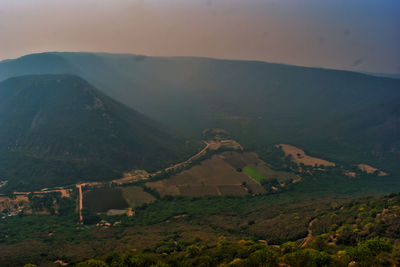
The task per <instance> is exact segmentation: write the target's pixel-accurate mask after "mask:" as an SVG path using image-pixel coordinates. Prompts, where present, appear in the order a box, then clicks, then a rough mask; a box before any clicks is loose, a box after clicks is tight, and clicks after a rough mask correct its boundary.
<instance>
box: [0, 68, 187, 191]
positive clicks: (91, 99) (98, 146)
mask: <svg viewBox="0 0 400 267" xmlns="http://www.w3.org/2000/svg"><path fill="white" fill-rule="evenodd" d="M188 149H189V148H188ZM0 150H1V151H0V152H1V156H0V177H1V179H2V180H3V179H6V180H9V186H11V187H12V186H15V185H18V189H19V190H22V189H23V188H24V186H25V187H44V186H52V185H62V184H70V183H73V182H76V181H79V180H86V181H87V180H96V179H114V178H118V176H119V175H121V173H122V172H123V171H126V170H130V169H134V168H144V169H147V170H154V169H156V168H160V167H161V166H166V165H168V164H170V163H172V162H174V161H177V160H180V159H181V158H184V157H185V156H187V154H186V153H187V152H189V150H186V146H185V145H183V142H181V141H180V140H178V139H176V138H174V137H172V136H171V135H170V134H168V133H167V132H165V131H164V130H163V129H162V128H161V126H160V125H158V124H157V123H155V122H154V121H152V120H150V119H148V118H147V117H145V116H144V115H142V114H140V113H138V112H136V111H134V110H132V109H130V108H128V107H126V106H124V105H123V104H120V103H118V102H116V101H114V100H112V99H111V98H109V97H107V96H105V95H104V94H103V93H101V92H99V91H98V90H97V89H95V88H94V87H92V86H91V85H90V84H89V83H87V82H86V81H84V80H82V79H81V78H79V77H77V76H72V75H31V76H20V77H16V78H10V79H8V80H6V81H4V82H2V83H0Z"/></svg>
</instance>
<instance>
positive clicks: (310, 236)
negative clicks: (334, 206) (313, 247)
mask: <svg viewBox="0 0 400 267" xmlns="http://www.w3.org/2000/svg"><path fill="white" fill-rule="evenodd" d="M316 221H317V219H314V220H312V221H311V222H310V223H309V224H308V235H307V237H306V239H304V243H303V244H302V245H301V247H302V248H304V247H305V246H307V244H308V243H309V242H310V241H311V239H312V230H311V226H312V225H313V223H315V222H316Z"/></svg>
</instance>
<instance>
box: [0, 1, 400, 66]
mask: <svg viewBox="0 0 400 267" xmlns="http://www.w3.org/2000/svg"><path fill="white" fill-rule="evenodd" d="M399 14H400V0H0V60H2V59H7V58H15V57H19V56H22V55H24V54H28V53H34V52H43V51H103V52H118V53H134V54H145V55H150V56H151V55H152V56H201V57H216V58H228V59H254V60H262V61H269V62H282V63H288V64H295V65H305V66H321V67H327V68H339V69H350V70H362V71H371V72H386V73H400V15H399Z"/></svg>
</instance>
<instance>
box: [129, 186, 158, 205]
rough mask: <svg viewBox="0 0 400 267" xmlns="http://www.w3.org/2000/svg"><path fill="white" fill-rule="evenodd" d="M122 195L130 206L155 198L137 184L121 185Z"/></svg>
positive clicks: (151, 200) (148, 201)
mask: <svg viewBox="0 0 400 267" xmlns="http://www.w3.org/2000/svg"><path fill="white" fill-rule="evenodd" d="M121 189H122V196H123V197H124V199H125V200H126V202H128V204H129V206H130V207H136V206H139V205H142V204H143V203H150V202H153V201H154V200H155V198H154V196H152V195H150V194H149V193H147V192H145V191H143V188H142V187H139V186H127V187H122V188H121Z"/></svg>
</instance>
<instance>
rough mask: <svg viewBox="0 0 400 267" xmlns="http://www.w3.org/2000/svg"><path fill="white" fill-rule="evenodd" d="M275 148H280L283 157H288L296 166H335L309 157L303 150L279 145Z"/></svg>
mask: <svg viewBox="0 0 400 267" xmlns="http://www.w3.org/2000/svg"><path fill="white" fill-rule="evenodd" d="M277 147H279V148H281V149H282V150H283V152H285V155H286V156H290V157H291V158H292V160H293V161H294V162H295V163H297V164H300V163H303V164H304V165H308V166H320V165H322V166H335V163H333V162H330V161H327V160H324V159H319V158H315V157H311V156H309V155H307V154H306V153H305V152H304V150H302V149H300V148H297V147H295V146H292V145H286V144H279V145H277Z"/></svg>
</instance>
